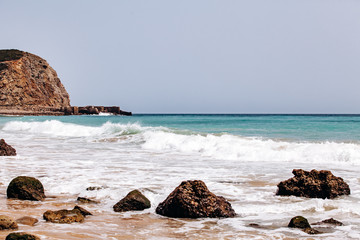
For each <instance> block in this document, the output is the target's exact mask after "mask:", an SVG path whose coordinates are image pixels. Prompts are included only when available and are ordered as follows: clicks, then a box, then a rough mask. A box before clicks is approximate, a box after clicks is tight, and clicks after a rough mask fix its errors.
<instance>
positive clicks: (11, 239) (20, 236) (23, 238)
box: [5, 232, 40, 240]
mask: <svg viewBox="0 0 360 240" xmlns="http://www.w3.org/2000/svg"><path fill="white" fill-rule="evenodd" d="M5 240H40V238H39V237H38V236H35V235H32V234H28V233H25V232H16V233H10V234H9V235H7V237H6V239H5Z"/></svg>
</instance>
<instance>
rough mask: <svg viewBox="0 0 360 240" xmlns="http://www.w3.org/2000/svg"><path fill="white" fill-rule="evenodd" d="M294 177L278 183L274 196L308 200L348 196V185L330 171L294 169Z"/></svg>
mask: <svg viewBox="0 0 360 240" xmlns="http://www.w3.org/2000/svg"><path fill="white" fill-rule="evenodd" d="M292 173H293V174H294V175H295V176H294V177H292V178H290V179H288V180H286V181H282V182H280V183H279V184H278V185H277V186H278V190H277V193H276V195H280V196H290V195H293V196H297V197H308V198H323V199H325V198H330V199H332V198H335V197H337V196H340V195H349V194H350V188H349V185H348V184H347V183H346V182H344V180H343V179H342V178H340V177H335V176H334V175H333V174H332V173H331V172H330V171H325V170H322V171H317V170H311V172H308V171H304V170H302V169H294V170H293V172H292Z"/></svg>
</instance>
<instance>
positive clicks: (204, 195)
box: [156, 180, 235, 218]
mask: <svg viewBox="0 0 360 240" xmlns="http://www.w3.org/2000/svg"><path fill="white" fill-rule="evenodd" d="M156 213H158V214H160V215H163V216H168V217H177V218H204V217H211V218H217V217H234V216H235V211H234V210H233V209H232V207H231V204H230V203H229V202H228V201H226V199H225V198H223V197H220V196H216V195H215V194H213V193H212V192H210V191H209V190H208V188H207V187H206V185H205V183H204V182H203V181H200V180H194V181H184V182H182V183H181V184H180V185H179V186H178V187H177V188H176V189H175V190H174V191H173V192H172V193H170V195H169V196H168V197H167V198H166V199H165V201H163V202H162V203H160V204H159V206H158V207H157V208H156Z"/></svg>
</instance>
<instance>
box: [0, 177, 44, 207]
mask: <svg viewBox="0 0 360 240" xmlns="http://www.w3.org/2000/svg"><path fill="white" fill-rule="evenodd" d="M7 197H8V198H17V199H21V200H33V201H41V200H43V199H44V198H45V193H44V187H43V185H42V184H41V182H40V181H39V180H37V179H36V178H33V177H26V176H19V177H16V178H14V179H13V180H12V181H11V182H10V184H9V186H8V188H7Z"/></svg>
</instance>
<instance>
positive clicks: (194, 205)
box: [0, 169, 350, 239]
mask: <svg viewBox="0 0 360 240" xmlns="http://www.w3.org/2000/svg"><path fill="white" fill-rule="evenodd" d="M293 173H294V175H295V177H294V178H291V179H288V180H286V181H283V182H280V183H279V185H278V188H279V189H278V191H277V193H276V194H277V195H286V196H289V195H294V196H302V197H311V198H334V197H336V196H339V195H344V194H350V189H349V187H348V185H347V184H346V183H345V182H344V181H343V179H341V178H339V177H335V176H334V175H333V174H332V173H331V172H330V171H316V170H312V171H311V172H307V171H304V170H301V169H294V170H293ZM99 189H101V188H100V187H89V188H87V190H89V191H94V190H99ZM291 189H292V190H291ZM285 190H286V191H285ZM7 197H8V198H16V199H22V200H32V201H41V200H43V199H44V198H45V193H44V187H43V185H42V184H41V182H40V181H39V180H37V179H35V178H33V177H26V176H19V177H16V178H15V179H13V180H12V181H11V182H10V184H9V186H8V188H7ZM78 201H79V202H82V203H97V202H96V201H93V200H91V199H87V198H82V197H79V198H78ZM150 207H151V203H150V201H149V199H147V198H146V197H145V196H144V195H143V194H142V193H141V192H140V191H138V190H133V191H131V192H129V193H128V194H127V195H126V196H125V197H124V198H123V199H121V200H120V201H119V202H118V203H116V204H115V205H114V206H113V209H114V211H115V212H126V211H141V210H144V209H148V208H150ZM156 213H157V214H160V215H163V216H167V217H173V218H228V217H234V216H236V213H235V211H234V209H233V208H232V207H231V204H230V203H229V202H228V201H227V200H226V199H225V198H223V197H221V196H216V195H215V194H213V193H212V192H210V191H209V189H208V188H207V186H206V185H205V183H204V182H203V181H200V180H189V181H183V182H182V183H181V184H180V185H179V186H178V187H176V188H175V189H174V190H173V191H172V192H171V193H170V194H169V196H168V197H167V198H166V199H165V200H164V201H163V202H161V203H160V204H159V205H158V206H157V208H156ZM89 215H92V214H91V213H90V212H89V211H87V210H86V209H84V208H82V207H79V206H75V207H74V209H72V210H66V209H61V210H58V211H50V210H49V211H46V212H45V213H44V214H43V218H44V219H45V220H46V221H49V222H53V223H73V222H79V223H81V222H83V221H84V219H85V217H86V216H89ZM17 222H19V223H22V224H28V225H34V224H36V222H37V219H33V218H31V217H23V218H21V219H18V220H17ZM323 224H326V225H331V226H341V225H342V223H341V222H339V221H337V220H335V219H332V218H331V219H327V220H324V221H322V222H318V223H314V224H313V225H323ZM250 226H253V227H260V226H259V225H257V224H251V225H250ZM288 227H289V228H300V229H302V230H303V231H304V232H306V233H308V234H319V233H322V232H321V231H319V230H318V229H316V228H313V227H311V225H310V224H309V222H308V221H307V219H306V218H304V217H302V216H296V217H294V218H292V219H291V221H290V223H289V224H288ZM17 228H18V226H17V223H16V221H14V220H12V219H11V218H10V217H7V216H4V215H1V216H0V230H3V229H17ZM15 234H20V235H19V236H22V235H24V234H26V233H15ZM8 237H9V239H39V238H37V237H36V236H33V235H29V238H16V236H15V235H11V236H10V235H9V236H8ZM7 239H8V238H7Z"/></svg>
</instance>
